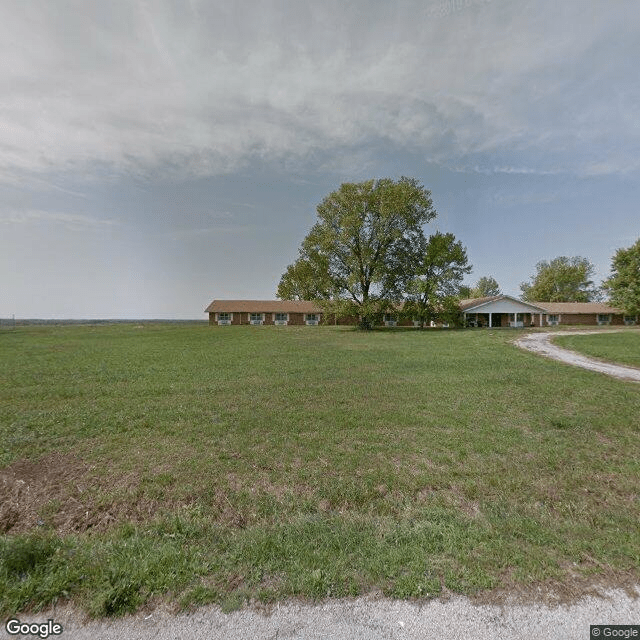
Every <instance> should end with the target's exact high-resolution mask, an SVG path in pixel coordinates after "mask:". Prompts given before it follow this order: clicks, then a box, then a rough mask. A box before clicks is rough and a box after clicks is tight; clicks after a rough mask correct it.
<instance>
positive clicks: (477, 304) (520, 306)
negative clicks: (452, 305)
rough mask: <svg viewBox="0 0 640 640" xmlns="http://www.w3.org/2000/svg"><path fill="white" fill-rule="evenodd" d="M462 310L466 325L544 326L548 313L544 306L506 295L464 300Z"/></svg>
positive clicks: (461, 305)
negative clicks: (545, 316) (544, 316)
mask: <svg viewBox="0 0 640 640" xmlns="http://www.w3.org/2000/svg"><path fill="white" fill-rule="evenodd" d="M460 310H461V311H462V313H463V316H464V326H465V327H466V326H486V327H528V326H534V325H538V326H540V327H542V326H543V315H545V314H546V310H545V309H543V308H542V307H538V306H537V305H534V304H530V303H529V302H523V301H522V300H518V299H517V298H512V297H511V296H506V295H499V296H491V297H488V298H472V299H470V300H462V301H461V303H460Z"/></svg>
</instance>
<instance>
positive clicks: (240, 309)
mask: <svg viewBox="0 0 640 640" xmlns="http://www.w3.org/2000/svg"><path fill="white" fill-rule="evenodd" d="M205 312H207V313H211V312H218V313H220V312H222V313H322V309H321V307H319V306H318V304H317V303H316V302H312V301H310V300H214V301H213V302H212V303H211V304H210V305H209V306H208V307H207V308H206V309H205Z"/></svg>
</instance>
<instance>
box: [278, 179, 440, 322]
mask: <svg viewBox="0 0 640 640" xmlns="http://www.w3.org/2000/svg"><path fill="white" fill-rule="evenodd" d="M317 214H318V221H317V222H316V224H315V225H314V226H313V227H312V229H311V231H310V232H309V234H308V235H307V237H306V238H305V239H304V240H303V242H302V246H301V248H300V251H299V257H298V260H297V261H296V262H295V263H294V264H293V265H290V266H289V267H288V268H287V271H286V272H285V273H284V274H283V276H282V279H281V280H280V284H279V286H278V297H280V298H282V299H291V298H296V297H298V298H301V297H306V296H307V295H309V296H310V297H311V299H315V300H318V302H319V303H320V304H321V305H322V306H323V308H324V310H325V313H328V314H334V313H335V314H338V315H355V316H359V317H360V326H361V327H362V328H371V327H372V326H373V324H374V322H375V320H376V318H377V317H379V315H380V314H381V313H383V312H384V311H387V310H391V309H393V308H394V306H395V304H397V302H398V301H399V300H401V298H402V295H403V292H404V290H405V287H406V284H407V282H408V281H409V280H410V279H411V278H412V276H413V275H414V272H413V268H414V265H415V262H416V252H417V251H419V249H420V248H421V247H423V246H424V245H423V243H424V232H423V226H424V225H425V224H426V223H427V222H429V221H430V220H432V219H433V218H435V217H436V211H435V209H434V207H433V202H432V200H431V192H430V191H428V190H426V189H425V188H424V187H423V185H422V184H420V183H419V182H418V181H417V180H415V179H414V178H406V177H402V178H400V179H399V180H397V181H394V180H391V179H389V178H384V179H381V180H368V181H366V182H360V183H345V184H342V185H341V186H340V188H339V189H338V190H337V191H334V192H333V193H330V194H329V195H328V196H327V197H326V198H324V200H323V201H322V202H321V203H320V204H319V205H318V207H317Z"/></svg>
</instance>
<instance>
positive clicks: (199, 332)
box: [0, 325, 640, 615]
mask: <svg viewBox="0 0 640 640" xmlns="http://www.w3.org/2000/svg"><path fill="white" fill-rule="evenodd" d="M517 335H519V332H518V331H511V330H508V331H500V330H495V331H491V330H467V331H430V330H427V331H417V330H408V331H404V330H382V331H374V332H369V333H366V332H358V331H354V330H352V329H351V328H348V327H224V328H222V327H220V328H219V327H207V326H188V325H187V326H180V325H144V326H143V327H142V326H135V325H115V326H99V327H91V326H89V327H87V326H80V327H24V328H20V327H19V328H16V329H14V330H3V331H0V442H1V443H2V449H1V450H0V480H1V479H3V481H1V482H0V492H4V493H0V527H1V528H2V529H1V530H0V532H2V533H3V535H2V537H1V538H0V613H2V614H3V615H8V614H10V613H13V612H16V611H20V610H25V609H28V608H38V607H41V606H46V605H48V604H50V603H51V602H55V601H56V600H58V599H61V600H64V599H71V600H73V601H74V602H75V603H77V604H78V605H79V606H81V607H83V608H84V609H85V610H86V611H87V612H89V613H90V614H91V615H115V614H121V613H124V612H126V611H132V610H135V609H136V608H138V607H140V606H141V605H143V604H144V603H145V602H148V601H149V602H154V601H156V600H157V599H158V598H161V597H166V598H169V599H171V600H172V601H173V602H176V603H178V604H179V605H181V606H183V607H189V606H193V605H197V604H201V603H205V602H217V603H220V604H221V605H222V606H223V607H224V608H225V609H232V608H234V607H236V606H239V605H240V604H241V603H243V602H245V601H246V600H248V599H257V600H261V601H265V602H269V601H274V600H276V599H281V598H286V597H292V596H293V597H308V598H323V597H327V596H331V597H337V596H345V595H357V594H361V593H366V592H370V591H372V590H379V591H381V592H383V593H385V594H387V595H390V596H394V597H401V598H413V597H418V598H420V597H433V596H435V595H437V594H439V593H441V592H442V591H443V590H449V591H455V592H460V593H476V592H482V591H484V590H489V589H495V588H500V587H504V588H507V589H515V588H520V587H522V588H527V587H531V585H540V584H542V585H547V586H548V585H550V584H554V585H556V586H558V588H560V587H561V586H563V585H564V587H567V588H569V589H573V592H574V593H577V592H579V591H580V588H581V587H580V585H586V584H589V583H591V582H593V581H598V580H608V581H610V582H619V583H620V582H622V581H624V580H627V579H628V580H637V579H639V578H640V572H639V570H638V567H639V566H640V534H639V532H638V522H639V521H640V501H639V500H638V496H639V495H640V465H639V462H638V461H639V460H640V455H639V454H640V439H639V438H638V435H639V431H640V385H634V384H632V383H626V382H621V381H617V380H614V379H609V378H606V377H604V376H602V375H599V374H596V373H591V372H588V371H584V370H581V369H577V368H572V367H569V366H566V365H563V364H561V363H557V362H554V361H551V360H547V359H544V358H540V357H537V356H535V355H532V354H529V353H526V352H523V351H521V350H519V349H516V348H515V347H513V346H512V345H511V344H510V341H511V340H513V339H514V338H515V337H516V336H517ZM611 337H613V336H611ZM594 338H597V336H594Z"/></svg>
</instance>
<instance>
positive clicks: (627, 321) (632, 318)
mask: <svg viewBox="0 0 640 640" xmlns="http://www.w3.org/2000/svg"><path fill="white" fill-rule="evenodd" d="M636 322H638V316H625V317H624V323H625V324H626V325H631V324H635V323H636Z"/></svg>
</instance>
